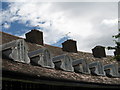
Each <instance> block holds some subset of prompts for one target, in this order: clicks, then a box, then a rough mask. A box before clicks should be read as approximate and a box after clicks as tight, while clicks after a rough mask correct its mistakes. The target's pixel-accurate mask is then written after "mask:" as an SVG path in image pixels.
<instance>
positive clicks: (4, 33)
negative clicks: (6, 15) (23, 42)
mask: <svg viewBox="0 0 120 90" xmlns="http://www.w3.org/2000/svg"><path fill="white" fill-rule="evenodd" d="M0 33H4V34H6V35H10V36H13V37H17V38H20V39H25V38H22V37H19V36H15V35H12V34H10V33H6V32H3V31H0Z"/></svg>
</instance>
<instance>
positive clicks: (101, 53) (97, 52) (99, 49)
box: [92, 46, 106, 58]
mask: <svg viewBox="0 0 120 90" xmlns="http://www.w3.org/2000/svg"><path fill="white" fill-rule="evenodd" d="M92 53H93V56H94V57H96V58H102V57H106V52H105V47H103V46H96V47H94V48H93V49H92Z"/></svg>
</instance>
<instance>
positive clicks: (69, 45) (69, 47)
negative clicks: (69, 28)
mask: <svg viewBox="0 0 120 90" xmlns="http://www.w3.org/2000/svg"><path fill="white" fill-rule="evenodd" d="M62 49H63V51H66V52H74V53H77V45H76V41H74V40H72V39H69V40H67V41H65V42H63V43H62Z"/></svg>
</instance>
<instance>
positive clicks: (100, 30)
mask: <svg viewBox="0 0 120 90" xmlns="http://www.w3.org/2000/svg"><path fill="white" fill-rule="evenodd" d="M1 12H2V15H0V16H1V17H0V19H2V22H0V23H1V25H2V27H3V28H2V30H3V31H4V32H7V33H11V34H13V35H18V36H21V37H24V34H25V33H26V32H28V31H30V30H31V29H38V30H41V31H43V32H44V41H45V43H47V44H51V45H55V46H60V44H61V43H62V42H61V39H63V38H64V37H66V34H67V33H68V32H70V34H69V35H68V36H67V37H69V38H71V39H74V40H76V41H77V47H78V50H79V51H85V52H91V49H92V48H93V47H95V46H97V45H103V46H115V44H114V41H113V38H112V35H115V34H117V33H118V24H117V20H118V3H117V2H46V3H44V2H34V3H33V2H2V11H1ZM65 39H67V38H65ZM63 41H64V40H63ZM107 54H113V52H111V51H107Z"/></svg>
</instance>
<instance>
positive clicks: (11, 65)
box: [0, 32, 120, 84]
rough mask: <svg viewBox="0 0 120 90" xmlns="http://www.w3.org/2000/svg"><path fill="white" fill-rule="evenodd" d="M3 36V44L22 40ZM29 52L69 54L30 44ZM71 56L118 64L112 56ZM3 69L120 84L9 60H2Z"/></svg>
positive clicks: (110, 80)
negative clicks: (46, 50)
mask: <svg viewBox="0 0 120 90" xmlns="http://www.w3.org/2000/svg"><path fill="white" fill-rule="evenodd" d="M0 33H2V35H0V38H2V43H3V44H4V43H7V42H10V41H12V40H16V39H20V37H17V36H13V35H10V34H7V33H4V32H0ZM27 44H28V47H29V51H33V50H37V49H40V48H42V47H46V48H48V49H49V50H50V52H51V53H52V56H57V55H61V54H65V53H67V52H64V51H62V49H61V48H59V47H54V46H50V45H46V44H45V46H41V45H38V44H33V43H30V42H27ZM67 54H68V55H70V56H71V57H72V58H73V59H80V58H84V59H86V60H87V61H88V62H92V61H101V62H103V63H104V64H108V63H109V64H110V63H116V64H117V62H116V61H114V60H112V57H111V56H107V57H106V58H101V59H99V58H94V57H93V56H92V54H91V53H85V52H80V51H79V52H78V53H67ZM2 69H3V70H8V71H15V72H20V73H26V74H31V75H35V76H37V77H41V76H45V77H51V78H59V79H66V80H74V81H84V82H95V83H103V84H120V78H109V77H105V76H92V75H85V74H79V73H75V72H65V71H61V70H55V69H47V68H43V67H39V66H33V65H31V64H23V63H18V62H14V61H11V60H8V59H2Z"/></svg>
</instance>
